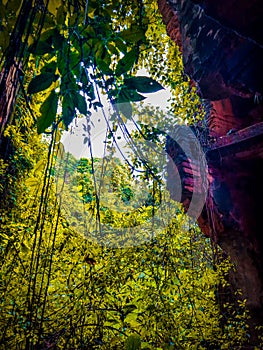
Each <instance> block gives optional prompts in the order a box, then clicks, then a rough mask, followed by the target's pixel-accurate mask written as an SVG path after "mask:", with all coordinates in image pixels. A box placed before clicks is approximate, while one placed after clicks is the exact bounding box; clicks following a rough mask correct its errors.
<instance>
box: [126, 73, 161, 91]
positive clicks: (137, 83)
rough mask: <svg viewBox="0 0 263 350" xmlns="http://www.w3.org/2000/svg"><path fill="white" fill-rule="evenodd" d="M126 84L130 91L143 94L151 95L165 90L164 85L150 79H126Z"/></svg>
mask: <svg viewBox="0 0 263 350" xmlns="http://www.w3.org/2000/svg"><path fill="white" fill-rule="evenodd" d="M124 84H125V85H126V86H127V87H128V88H129V89H135V90H137V91H139V92H142V93H151V92H156V91H159V90H161V89H163V87H162V85H161V84H159V83H158V82H157V81H155V80H154V79H152V78H150V77H145V76H138V77H131V78H125V79H124Z"/></svg>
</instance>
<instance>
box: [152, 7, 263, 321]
mask: <svg viewBox="0 0 263 350" xmlns="http://www.w3.org/2000/svg"><path fill="white" fill-rule="evenodd" d="M159 9H160V11H161V13H162V15H163V21H164V23H165V24H166V25H167V32H168V34H169V35H170V37H171V38H172V39H173V40H174V41H176V42H177V43H178V45H179V47H180V49H181V51H182V54H183V62H184V69H185V72H186V73H187V74H188V75H189V77H190V78H191V79H192V80H194V81H195V82H196V84H197V86H198V90H199V91H200V96H201V97H202V98H203V99H205V100H208V101H209V102H210V105H211V109H210V112H209V115H208V117H207V119H206V121H205V122H206V126H207V130H208V135H209V138H210V140H211V142H210V144H209V145H208V147H207V148H205V152H206V156H207V162H208V169H209V176H208V179H209V194H208V197H207V200H206V205H205V208H204V210H203V212H202V214H201V216H200V218H199V224H200V226H201V228H202V230H203V232H204V233H205V234H207V235H210V236H212V237H213V238H214V239H215V240H216V241H217V242H218V243H219V245H220V246H221V247H222V248H223V249H224V250H225V251H226V252H227V253H228V254H229V255H230V256H231V258H232V260H233V261H234V263H235V264H236V267H237V272H236V274H235V283H236V285H237V286H238V287H239V288H241V289H242V291H243V295H244V297H245V298H246V299H247V300H248V307H249V309H250V312H251V316H252V326H253V325H256V324H260V323H261V322H262V320H263V221H262V219H263V215H262V214H261V210H262V209H261V208H262V203H261V202H262V200H263V103H262V102H263V97H262V95H263V69H262V67H263V66H262V65H263V31H262V28H261V21H262V18H263V6H262V4H261V2H260V1H259V0H250V1H247V0H239V1H236V0H221V1H215V0H169V1H168V2H167V1H166V0H159ZM176 163H178V160H177V162H176ZM179 163H180V161H179ZM188 190H189V188H188Z"/></svg>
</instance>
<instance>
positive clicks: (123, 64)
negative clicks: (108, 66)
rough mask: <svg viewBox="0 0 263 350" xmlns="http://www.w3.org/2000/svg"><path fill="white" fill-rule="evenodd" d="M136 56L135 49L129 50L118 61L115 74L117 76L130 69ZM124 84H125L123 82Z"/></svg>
mask: <svg viewBox="0 0 263 350" xmlns="http://www.w3.org/2000/svg"><path fill="white" fill-rule="evenodd" d="M136 58H137V53H136V51H135V50H131V51H129V52H128V53H127V54H126V55H125V56H124V57H122V59H121V60H120V61H119V62H118V64H117V67H116V71H115V74H116V75H117V76H119V75H121V74H123V73H126V72H128V71H129V70H131V69H132V67H133V65H134V63H135V61H136ZM125 85H126V84H125Z"/></svg>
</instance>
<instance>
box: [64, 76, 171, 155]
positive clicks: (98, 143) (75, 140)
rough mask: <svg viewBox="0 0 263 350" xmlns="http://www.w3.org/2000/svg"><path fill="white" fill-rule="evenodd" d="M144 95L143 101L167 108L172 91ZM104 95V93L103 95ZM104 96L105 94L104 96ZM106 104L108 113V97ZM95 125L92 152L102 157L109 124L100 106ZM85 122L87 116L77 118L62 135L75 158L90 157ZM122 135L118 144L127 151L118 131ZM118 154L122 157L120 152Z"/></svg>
mask: <svg viewBox="0 0 263 350" xmlns="http://www.w3.org/2000/svg"><path fill="white" fill-rule="evenodd" d="M138 75H144V76H145V75H148V74H147V73H146V72H145V71H144V70H143V71H139V72H138ZM142 95H144V96H147V98H146V99H145V100H144V101H143V102H144V103H145V104H150V105H152V106H159V107H161V108H162V109H163V110H165V109H166V107H167V106H168V102H167V101H168V99H169V97H170V92H169V91H168V90H165V89H164V90H159V91H157V92H155V93H151V94H142ZM102 96H103V95H102ZM103 97H104V96H103ZM102 103H103V105H104V107H105V108H104V110H105V112H106V113H109V112H108V103H107V100H106V98H104V101H102ZM90 120H91V122H92V124H93V125H91V124H90V126H91V141H92V152H93V156H94V157H98V158H102V157H103V152H104V145H105V144H104V142H103V141H104V140H105V133H106V130H107V125H106V122H105V120H104V117H103V114H102V111H101V110H100V108H98V111H97V112H95V111H94V112H93V113H92V115H91V118H90ZM83 124H86V120H85V118H81V119H76V120H74V121H73V123H72V125H71V131H68V132H64V134H63V136H62V140H61V141H62V143H63V145H64V147H65V151H66V152H70V153H71V154H72V155H73V156H74V157H75V158H77V159H79V158H81V157H86V158H89V157H90V151H89V149H88V145H87V143H86V144H84V138H85V137H86V135H85V134H86V133H85V131H84V127H83ZM126 126H127V128H128V129H129V131H131V130H132V128H134V127H133V123H132V122H127V124H126ZM118 136H120V137H121V138H120V140H118V145H119V147H120V148H121V149H122V151H123V152H124V153H125V150H124V147H125V140H123V137H122V134H121V133H119V134H118V133H117V134H116V137H118ZM117 156H119V157H121V156H120V154H119V155H118V154H117Z"/></svg>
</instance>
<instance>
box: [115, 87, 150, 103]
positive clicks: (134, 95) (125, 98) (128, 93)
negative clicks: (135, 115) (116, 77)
mask: <svg viewBox="0 0 263 350" xmlns="http://www.w3.org/2000/svg"><path fill="white" fill-rule="evenodd" d="M145 98H146V97H144V96H142V95H140V94H138V92H137V91H136V90H130V89H127V88H123V89H122V90H121V91H120V93H119V96H118V97H117V99H116V102H117V103H122V102H138V101H142V100H144V99H145Z"/></svg>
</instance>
